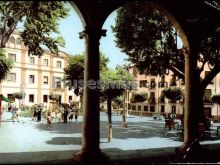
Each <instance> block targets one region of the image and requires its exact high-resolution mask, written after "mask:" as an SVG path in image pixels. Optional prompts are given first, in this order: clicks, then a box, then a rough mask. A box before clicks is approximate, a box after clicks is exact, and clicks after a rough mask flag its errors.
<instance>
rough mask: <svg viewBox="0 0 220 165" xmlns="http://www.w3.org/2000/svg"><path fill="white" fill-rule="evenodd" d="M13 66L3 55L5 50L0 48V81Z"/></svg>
mask: <svg viewBox="0 0 220 165" xmlns="http://www.w3.org/2000/svg"><path fill="white" fill-rule="evenodd" d="M13 66H14V63H13V61H12V60H10V59H9V58H7V57H6V56H5V50H4V49H0V81H2V80H3V79H5V78H6V76H7V75H8V73H9V72H10V70H11V69H12V68H13Z"/></svg>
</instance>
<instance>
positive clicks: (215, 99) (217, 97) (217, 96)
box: [211, 94, 220, 120]
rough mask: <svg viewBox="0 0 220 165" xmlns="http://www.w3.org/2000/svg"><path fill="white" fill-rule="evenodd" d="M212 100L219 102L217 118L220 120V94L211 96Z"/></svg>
mask: <svg viewBox="0 0 220 165" xmlns="http://www.w3.org/2000/svg"><path fill="white" fill-rule="evenodd" d="M211 100H212V101H213V102H214V103H217V120H219V114H218V107H219V105H220V94H215V95H213V96H212V97H211Z"/></svg>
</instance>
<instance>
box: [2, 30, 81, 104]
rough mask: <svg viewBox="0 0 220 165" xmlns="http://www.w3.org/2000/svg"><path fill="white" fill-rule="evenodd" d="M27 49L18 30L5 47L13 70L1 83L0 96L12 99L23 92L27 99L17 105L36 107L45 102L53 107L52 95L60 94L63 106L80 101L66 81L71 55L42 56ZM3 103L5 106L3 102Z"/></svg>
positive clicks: (46, 52) (16, 101)
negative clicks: (12, 64)
mask: <svg viewBox="0 0 220 165" xmlns="http://www.w3.org/2000/svg"><path fill="white" fill-rule="evenodd" d="M27 49H28V48H27V47H25V46H24V44H23V43H22V42H21V38H20V36H19V33H18V32H17V31H15V32H14V33H13V34H12V35H11V36H10V38H9V41H8V43H7V44H6V48H5V50H6V55H7V57H8V58H11V59H12V60H13V61H14V67H13V69H12V70H11V71H10V73H9V74H8V76H7V78H6V79H5V80H4V81H3V82H2V83H1V84H0V93H1V94H3V95H4V96H6V97H8V98H13V94H14V93H15V92H22V93H23V94H24V98H23V99H21V100H20V101H19V100H17V99H15V103H16V105H18V104H24V105H29V106H31V105H33V104H41V103H43V104H44V105H46V106H48V107H49V106H50V103H51V101H50V99H49V96H50V95H52V94H56V95H59V102H60V103H71V102H78V101H79V99H78V97H77V96H76V95H75V94H74V92H73V91H72V90H68V88H67V87H66V85H65V82H64V81H63V80H64V78H65V75H64V68H65V67H66V65H67V63H68V60H69V55H67V54H66V53H64V52H59V55H58V56H57V55H55V54H52V53H51V52H50V51H47V50H45V52H44V53H43V55H42V56H41V57H38V56H34V55H28V51H27ZM3 104H4V103H3Z"/></svg>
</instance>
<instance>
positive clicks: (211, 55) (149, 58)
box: [112, 3, 220, 120]
mask: <svg viewBox="0 0 220 165" xmlns="http://www.w3.org/2000/svg"><path fill="white" fill-rule="evenodd" d="M117 14H118V15H117V18H116V25H115V26H112V30H113V32H114V33H115V37H116V44H117V46H118V47H119V48H121V50H122V52H124V53H126V54H127V55H128V60H129V61H130V62H132V63H133V64H134V65H135V66H136V67H137V68H138V69H139V70H140V71H141V72H142V73H145V74H151V75H158V74H159V75H163V74H169V72H170V71H172V73H174V75H175V76H177V77H178V78H181V79H184V76H185V75H184V55H183V53H184V52H183V51H182V50H177V45H176V40H177V36H178V34H177V33H176V31H175V29H174V28H173V26H172V24H171V23H170V22H169V21H168V19H167V18H166V17H165V16H163V15H161V14H160V12H159V11H158V10H156V9H152V8H149V7H148V8H147V7H146V5H143V4H141V3H139V4H138V3H136V4H132V5H127V6H124V7H122V8H120V9H119V10H118V11H117ZM219 34H220V33H219V30H217V31H216V33H214V34H212V36H209V37H207V38H204V39H203V40H201V42H200V43H198V45H200V47H199V53H198V54H197V57H196V58H197V61H198V62H197V64H195V65H197V66H195V68H197V72H196V73H195V76H194V78H195V81H196V82H195V83H196V88H195V89H192V90H194V91H195V92H196V93H197V96H198V97H196V98H195V99H196V103H197V107H198V110H199V112H201V113H200V114H198V115H197V117H198V120H204V113H203V112H204V108H203V96H204V93H205V89H206V87H207V86H208V85H209V84H210V83H211V81H212V79H213V78H214V77H215V76H216V75H217V74H218V73H219V72H220V51H219V43H220V42H219V41H220V35H219ZM205 66H209V69H210V72H209V73H208V74H207V75H206V76H205V77H203V75H202V73H203V71H204V67H205Z"/></svg>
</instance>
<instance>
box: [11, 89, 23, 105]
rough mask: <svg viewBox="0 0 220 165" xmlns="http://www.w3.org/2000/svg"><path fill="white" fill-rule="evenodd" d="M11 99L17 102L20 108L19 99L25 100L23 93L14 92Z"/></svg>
mask: <svg viewBox="0 0 220 165" xmlns="http://www.w3.org/2000/svg"><path fill="white" fill-rule="evenodd" d="M13 97H14V98H15V99H18V100H19V107H20V106H21V99H24V98H25V93H24V92H15V93H13Z"/></svg>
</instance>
